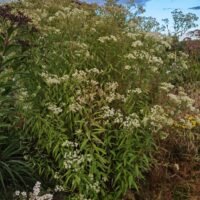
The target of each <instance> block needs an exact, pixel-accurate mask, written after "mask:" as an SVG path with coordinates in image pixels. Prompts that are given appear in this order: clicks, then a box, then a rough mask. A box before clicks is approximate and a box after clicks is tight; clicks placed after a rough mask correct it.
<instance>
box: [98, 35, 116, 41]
mask: <svg viewBox="0 0 200 200" xmlns="http://www.w3.org/2000/svg"><path fill="white" fill-rule="evenodd" d="M98 41H99V42H101V43H105V42H107V41H113V42H117V38H116V36H114V35H110V36H103V37H99V38H98Z"/></svg>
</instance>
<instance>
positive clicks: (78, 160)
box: [62, 140, 92, 171]
mask: <svg viewBox="0 0 200 200" xmlns="http://www.w3.org/2000/svg"><path fill="white" fill-rule="evenodd" d="M62 147H64V148H65V147H67V152H66V153H65V154H64V159H65V160H64V162H63V164H64V167H65V169H72V170H74V171H78V170H79V169H80V168H81V164H82V163H83V162H85V161H87V162H91V161H92V157H91V155H90V154H86V155H85V154H81V152H80V150H79V149H78V143H76V142H71V141H69V140H66V141H65V142H64V143H63V144H62Z"/></svg>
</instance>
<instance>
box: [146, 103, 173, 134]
mask: <svg viewBox="0 0 200 200" xmlns="http://www.w3.org/2000/svg"><path fill="white" fill-rule="evenodd" d="M148 121H149V122H150V124H151V125H152V126H153V127H155V128H156V129H157V131H158V130H160V129H162V128H163V127H164V126H172V125H173V124H174V120H173V119H172V118H170V117H169V116H168V114H167V113H166V112H165V110H164V109H163V107H162V106H160V105H155V106H153V107H152V108H151V112H150V115H149V116H147V117H144V119H143V123H144V124H145V125H146V124H147V122H148Z"/></svg>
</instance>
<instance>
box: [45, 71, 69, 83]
mask: <svg viewBox="0 0 200 200" xmlns="http://www.w3.org/2000/svg"><path fill="white" fill-rule="evenodd" d="M41 77H42V78H44V81H45V82H46V83H47V85H49V86H51V85H57V84H61V83H62V82H65V81H68V80H69V76H68V75H67V74H65V75H63V76H62V77H58V76H57V75H56V74H49V73H48V72H42V74H41Z"/></svg>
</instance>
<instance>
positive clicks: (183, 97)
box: [167, 88, 198, 112]
mask: <svg viewBox="0 0 200 200" xmlns="http://www.w3.org/2000/svg"><path fill="white" fill-rule="evenodd" d="M167 96H168V97H169V100H170V101H171V102H173V103H175V104H176V105H178V106H182V107H186V108H188V109H189V110H190V111H192V112H194V111H195V110H196V111H198V110H197V109H196V108H195V107H194V103H195V101H194V100H193V99H191V98H190V97H189V96H188V95H187V94H186V93H185V92H184V90H183V88H179V91H178V94H173V93H169V94H167Z"/></svg>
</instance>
